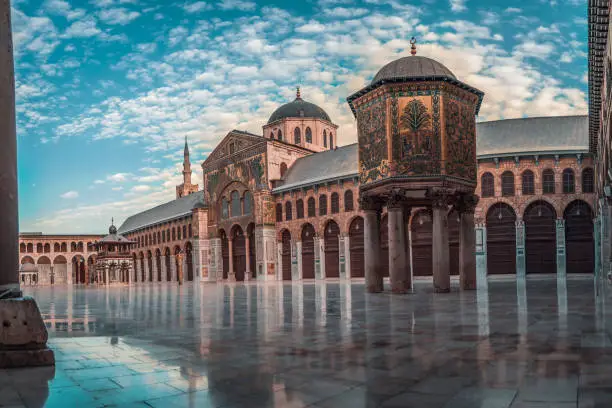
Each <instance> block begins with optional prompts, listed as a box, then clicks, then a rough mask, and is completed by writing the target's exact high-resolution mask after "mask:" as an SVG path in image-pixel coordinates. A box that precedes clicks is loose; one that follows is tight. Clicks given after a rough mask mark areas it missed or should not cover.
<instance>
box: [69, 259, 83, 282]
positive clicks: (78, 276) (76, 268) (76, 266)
mask: <svg viewBox="0 0 612 408" xmlns="http://www.w3.org/2000/svg"><path fill="white" fill-rule="evenodd" d="M72 276H73V282H74V283H76V284H84V283H85V258H83V257H82V256H81V255H75V256H74V257H73V258H72Z"/></svg>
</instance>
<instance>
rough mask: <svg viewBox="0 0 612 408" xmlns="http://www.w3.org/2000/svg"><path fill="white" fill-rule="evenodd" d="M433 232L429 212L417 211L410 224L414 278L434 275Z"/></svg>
mask: <svg viewBox="0 0 612 408" xmlns="http://www.w3.org/2000/svg"><path fill="white" fill-rule="evenodd" d="M432 230H433V223H432V218H431V214H430V213H429V211H428V210H427V209H420V210H417V211H416V212H415V213H414V215H413V216H412V221H411V223H410V231H411V238H412V266H413V273H412V274H413V275H414V276H431V275H432V274H433V264H432V262H433V261H432V257H433V249H432ZM449 255H450V254H449ZM387 257H388V255H387ZM388 262H389V261H387V263H388Z"/></svg>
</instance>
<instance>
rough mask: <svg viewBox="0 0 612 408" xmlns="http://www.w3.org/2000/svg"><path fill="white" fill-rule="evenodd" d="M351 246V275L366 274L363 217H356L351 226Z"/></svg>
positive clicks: (360, 275)
mask: <svg viewBox="0 0 612 408" xmlns="http://www.w3.org/2000/svg"><path fill="white" fill-rule="evenodd" d="M349 248H350V252H351V253H350V256H351V277H352V278H363V277H364V276H365V261H364V257H363V218H361V217H356V218H355V219H354V220H353V222H351V225H350V226H349Z"/></svg>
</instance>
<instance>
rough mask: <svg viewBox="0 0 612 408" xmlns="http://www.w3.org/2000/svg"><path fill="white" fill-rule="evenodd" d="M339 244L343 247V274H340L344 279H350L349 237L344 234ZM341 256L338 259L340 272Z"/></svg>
mask: <svg viewBox="0 0 612 408" xmlns="http://www.w3.org/2000/svg"><path fill="white" fill-rule="evenodd" d="M341 245H342V247H343V248H344V274H343V275H341V277H342V278H344V279H346V280H349V281H350V280H351V278H352V276H351V237H350V236H349V235H346V236H345V237H344V240H343V242H342V241H341ZM342 266H343V265H342V258H341V259H340V273H342Z"/></svg>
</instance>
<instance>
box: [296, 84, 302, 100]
mask: <svg viewBox="0 0 612 408" xmlns="http://www.w3.org/2000/svg"><path fill="white" fill-rule="evenodd" d="M295 99H302V93H301V92H300V87H299V86H298V87H297V89H296V92H295Z"/></svg>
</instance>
